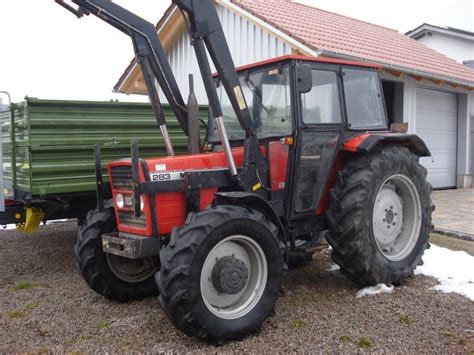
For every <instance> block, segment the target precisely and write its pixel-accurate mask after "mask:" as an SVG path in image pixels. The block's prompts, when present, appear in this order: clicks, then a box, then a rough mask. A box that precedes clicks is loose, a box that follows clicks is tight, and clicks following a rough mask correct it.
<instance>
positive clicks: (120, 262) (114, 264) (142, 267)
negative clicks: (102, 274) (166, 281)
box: [106, 253, 158, 283]
mask: <svg viewBox="0 0 474 355" xmlns="http://www.w3.org/2000/svg"><path fill="white" fill-rule="evenodd" d="M106 258H107V263H108V264H109V267H110V270H111V271H112V273H113V274H114V275H115V276H117V277H118V278H119V279H120V280H122V281H125V282H128V283H139V282H142V281H145V280H147V279H149V278H150V277H152V276H153V275H154V274H155V272H156V271H157V270H158V267H157V266H156V263H155V260H154V258H141V259H128V258H124V257H122V256H118V255H113V254H108V253H107V254H106Z"/></svg>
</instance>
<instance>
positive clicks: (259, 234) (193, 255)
mask: <svg viewBox="0 0 474 355" xmlns="http://www.w3.org/2000/svg"><path fill="white" fill-rule="evenodd" d="M284 253H285V245H284V244H283V243H282V242H281V241H280V240H279V239H278V229H277V227H276V226H275V225H274V224H272V223H270V222H269V221H268V220H267V219H266V218H265V217H264V215H263V214H261V213H260V212H257V211H254V210H251V209H247V208H243V207H237V206H217V207H214V208H210V209H207V210H204V211H202V212H200V213H198V214H192V215H190V216H189V217H188V219H187V221H186V224H185V225H184V226H183V227H181V228H175V229H174V230H173V231H172V233H171V240H170V243H169V244H168V246H166V247H165V248H163V249H162V250H161V253H160V260H161V269H160V271H159V272H158V273H157V274H156V281H157V284H158V287H159V289H160V297H159V300H160V303H161V305H162V307H163V309H164V311H165V313H166V315H167V316H168V318H169V319H170V320H171V322H172V323H173V324H174V325H175V326H176V327H177V328H178V329H179V330H181V331H182V332H184V333H185V334H187V335H189V336H195V337H198V338H200V339H202V340H205V341H209V342H216V343H223V342H224V341H226V340H231V339H240V338H242V337H244V336H246V335H247V334H250V333H252V332H254V331H256V330H257V329H258V328H259V327H260V326H261V324H262V322H263V321H264V320H265V319H266V318H267V317H268V316H269V315H271V314H272V312H273V308H274V306H275V303H276V301H277V298H278V296H279V294H280V291H281V287H282V274H283V268H284V261H283V260H284V259H283V257H284Z"/></svg>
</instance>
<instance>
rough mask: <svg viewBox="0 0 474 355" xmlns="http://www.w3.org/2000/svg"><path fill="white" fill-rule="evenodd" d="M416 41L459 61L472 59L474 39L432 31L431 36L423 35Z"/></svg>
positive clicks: (473, 58) (473, 56)
mask: <svg viewBox="0 0 474 355" xmlns="http://www.w3.org/2000/svg"><path fill="white" fill-rule="evenodd" d="M418 42H420V43H423V44H424V45H426V46H427V47H430V48H433V49H434V50H435V51H437V52H440V53H443V54H444V55H446V56H448V57H450V58H453V59H455V60H456V61H458V62H459V63H462V62H464V61H467V60H474V41H472V40H471V41H470V40H467V39H461V38H454V37H450V36H445V35H442V34H439V33H433V34H432V35H431V36H424V37H422V38H420V39H418Z"/></svg>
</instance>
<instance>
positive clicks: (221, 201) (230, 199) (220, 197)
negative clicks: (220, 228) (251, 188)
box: [214, 191, 287, 245]
mask: <svg viewBox="0 0 474 355" xmlns="http://www.w3.org/2000/svg"><path fill="white" fill-rule="evenodd" d="M215 196H216V197H215V199H214V205H216V206H218V205H237V206H245V207H248V208H253V209H255V210H257V211H259V212H261V213H262V214H264V215H265V217H267V218H268V219H269V220H270V221H271V222H272V223H273V224H274V225H275V226H276V227H277V228H278V231H279V232H280V233H279V234H280V239H281V240H282V241H283V242H284V243H285V245H286V241H287V236H286V232H285V229H284V228H283V225H282V223H281V220H280V218H279V217H278V214H277V213H276V212H275V210H274V209H273V207H272V206H271V205H270V204H269V203H268V201H267V200H265V199H264V198H263V197H262V196H260V195H257V194H254V193H251V192H243V191H231V192H218V193H216V194H215Z"/></svg>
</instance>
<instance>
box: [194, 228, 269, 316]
mask: <svg viewBox="0 0 474 355" xmlns="http://www.w3.org/2000/svg"><path fill="white" fill-rule="evenodd" d="M245 276H247V277H245ZM267 276H268V266H267V259H266V257H265V253H264V251H263V250H262V248H261V247H260V245H258V243H257V242H256V241H254V240H253V239H251V238H249V237H247V236H244V235H234V236H230V237H227V238H225V239H224V240H222V241H221V242H219V243H218V244H217V245H216V246H215V247H214V248H212V250H211V251H210V253H209V254H208V256H207V258H206V260H205V261H204V264H203V267H202V271H201V294H202V298H203V301H204V303H205V304H206V307H207V308H208V309H209V311H211V312H212V313H213V314H214V315H216V316H218V317H220V318H224V319H236V318H240V317H242V316H244V315H246V314H247V313H248V312H250V311H251V310H252V309H253V308H254V307H255V305H256V304H257V303H258V301H259V300H260V298H261V297H262V294H263V291H264V290H265V286H266V284H267Z"/></svg>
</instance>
